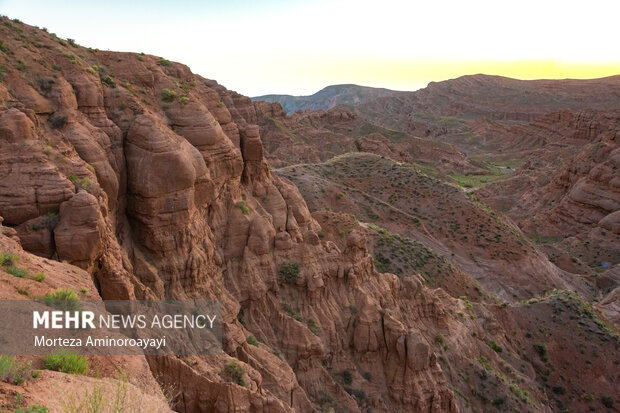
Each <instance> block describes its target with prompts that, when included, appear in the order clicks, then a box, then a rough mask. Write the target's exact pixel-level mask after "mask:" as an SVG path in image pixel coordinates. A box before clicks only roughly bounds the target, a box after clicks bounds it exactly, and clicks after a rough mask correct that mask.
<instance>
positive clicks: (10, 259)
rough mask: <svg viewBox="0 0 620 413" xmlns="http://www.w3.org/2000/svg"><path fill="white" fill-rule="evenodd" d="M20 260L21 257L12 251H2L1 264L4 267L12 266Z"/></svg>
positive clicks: (0, 255)
mask: <svg viewBox="0 0 620 413" xmlns="http://www.w3.org/2000/svg"><path fill="white" fill-rule="evenodd" d="M17 262H19V257H18V256H17V255H15V254H12V253H10V252H0V265H1V266H3V267H11V266H13V265H15V264H16V263H17Z"/></svg>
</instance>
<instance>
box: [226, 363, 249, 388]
mask: <svg viewBox="0 0 620 413" xmlns="http://www.w3.org/2000/svg"><path fill="white" fill-rule="evenodd" d="M225 371H226V374H227V375H228V376H229V377H230V379H231V380H232V381H233V383H237V384H238V385H239V386H245V380H244V379H243V374H244V373H245V370H243V367H242V366H241V364H239V363H238V362H237V361H235V360H233V361H231V362H229V363H228V364H227V365H226V369H225Z"/></svg>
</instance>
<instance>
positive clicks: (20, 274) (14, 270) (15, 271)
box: [6, 266, 28, 278]
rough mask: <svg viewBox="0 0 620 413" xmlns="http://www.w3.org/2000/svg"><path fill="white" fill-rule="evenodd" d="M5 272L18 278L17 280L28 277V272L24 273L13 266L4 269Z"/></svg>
mask: <svg viewBox="0 0 620 413" xmlns="http://www.w3.org/2000/svg"><path fill="white" fill-rule="evenodd" d="M6 272H8V273H9V274H11V275H12V276H14V277H18V278H27V277H28V271H26V270H25V269H23V268H17V267H15V266H10V267H8V268H7V269H6Z"/></svg>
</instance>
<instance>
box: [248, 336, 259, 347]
mask: <svg viewBox="0 0 620 413" xmlns="http://www.w3.org/2000/svg"><path fill="white" fill-rule="evenodd" d="M246 341H247V342H248V344H251V345H253V346H254V347H258V340H257V339H256V337H254V336H248V338H247V340H246Z"/></svg>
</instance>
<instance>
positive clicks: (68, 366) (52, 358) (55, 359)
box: [43, 350, 89, 374]
mask: <svg viewBox="0 0 620 413" xmlns="http://www.w3.org/2000/svg"><path fill="white" fill-rule="evenodd" d="M43 362H44V365H45V368H46V369H48V370H54V371H60V372H62V373H68V374H87V373H88V368H89V366H88V360H86V357H84V356H81V355H78V354H69V353H68V352H67V351H65V350H57V351H54V352H53V353H52V354H48V355H47V356H45V358H44V359H43Z"/></svg>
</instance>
